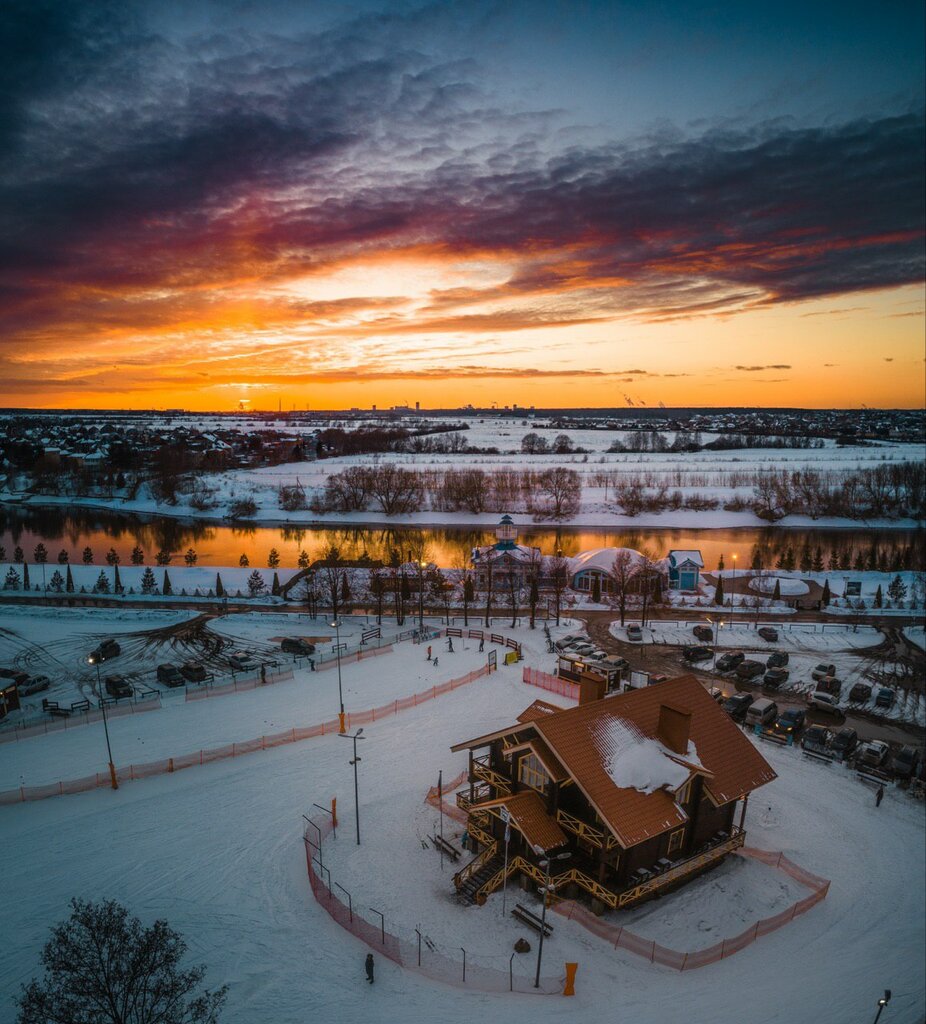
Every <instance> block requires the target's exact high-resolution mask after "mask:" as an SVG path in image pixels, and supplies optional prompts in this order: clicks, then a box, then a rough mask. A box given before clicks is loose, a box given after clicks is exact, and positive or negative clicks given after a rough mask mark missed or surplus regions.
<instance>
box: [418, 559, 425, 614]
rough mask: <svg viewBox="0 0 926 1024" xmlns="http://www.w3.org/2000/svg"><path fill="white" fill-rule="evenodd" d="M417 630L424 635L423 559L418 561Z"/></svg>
mask: <svg viewBox="0 0 926 1024" xmlns="http://www.w3.org/2000/svg"><path fill="white" fill-rule="evenodd" d="M417 564H418V629H419V630H420V631H421V632H422V633H424V567H425V561H424V559H423V558H420V559H418V563H417Z"/></svg>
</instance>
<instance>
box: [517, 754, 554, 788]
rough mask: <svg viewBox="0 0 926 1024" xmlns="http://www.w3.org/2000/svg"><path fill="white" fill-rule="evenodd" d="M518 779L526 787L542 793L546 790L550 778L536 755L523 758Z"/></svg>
mask: <svg viewBox="0 0 926 1024" xmlns="http://www.w3.org/2000/svg"><path fill="white" fill-rule="evenodd" d="M518 778H519V779H520V781H521V782H522V783H523V785H525V786H530V788H531V789H536V790H539V791H540V792H541V793H542V792H543V791H544V789H546V785H547V783H548V782H549V781H550V776H549V775H547V773H546V771H545V770H544V767H543V765H542V764H541V763H540V760H539V758H537V757H536V755H534V754H528V755H527V757H522V758H521V767H520V769H519V771H518Z"/></svg>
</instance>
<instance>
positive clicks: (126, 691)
mask: <svg viewBox="0 0 926 1024" xmlns="http://www.w3.org/2000/svg"><path fill="white" fill-rule="evenodd" d="M103 685H104V686H105V687H106V692H107V693H108V694H109V695H110V697H131V696H132V687H131V686H130V685H129V681H128V680H127V679H126V678H125V676H107V677H106V678H105V679H104V680H103Z"/></svg>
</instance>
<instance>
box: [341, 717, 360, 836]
mask: <svg viewBox="0 0 926 1024" xmlns="http://www.w3.org/2000/svg"><path fill="white" fill-rule="evenodd" d="M341 735H342V736H343V737H344V739H346V740H353V741H354V759H353V761H351V762H350V764H352V765H353V766H354V815H355V818H356V822H357V845H358V846H359V845H360V796H359V790H358V786H357V765H358V764H360V761H361V758H359V757H358V756H357V740H362V739H365V737H364V736H363V729H358V730H357V731H356V732H355V733H354V735H353V736H348V735H346V734H345V733H341Z"/></svg>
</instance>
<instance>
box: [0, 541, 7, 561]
mask: <svg viewBox="0 0 926 1024" xmlns="http://www.w3.org/2000/svg"><path fill="white" fill-rule="evenodd" d="M5 561H6V548H5V547H4V546H3V545H2V544H0V562H5Z"/></svg>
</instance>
